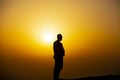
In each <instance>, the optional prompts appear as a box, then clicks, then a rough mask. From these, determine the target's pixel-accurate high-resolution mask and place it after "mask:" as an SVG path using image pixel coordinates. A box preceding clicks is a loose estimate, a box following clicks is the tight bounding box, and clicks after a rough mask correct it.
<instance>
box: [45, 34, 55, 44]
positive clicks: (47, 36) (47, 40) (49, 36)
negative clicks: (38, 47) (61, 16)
mask: <svg viewBox="0 0 120 80" xmlns="http://www.w3.org/2000/svg"><path fill="white" fill-rule="evenodd" d="M43 40H44V41H45V42H47V43H51V42H52V41H53V40H54V36H53V34H52V33H45V34H44V35H43Z"/></svg>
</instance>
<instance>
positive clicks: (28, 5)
mask: <svg viewBox="0 0 120 80" xmlns="http://www.w3.org/2000/svg"><path fill="white" fill-rule="evenodd" d="M0 3H1V6H0V7H1V22H2V24H1V26H0V31H1V33H2V34H1V49H2V51H1V52H2V58H1V62H2V63H1V64H2V66H3V67H5V68H3V69H2V68H1V69H2V71H3V75H6V76H16V77H15V79H17V80H18V78H20V76H22V77H21V79H19V80H25V79H29V77H28V76H30V75H31V78H30V79H32V78H35V77H36V78H38V79H44V80H45V79H47V80H49V79H51V78H52V70H53V64H54V61H53V58H52V56H53V50H52V43H53V41H54V40H56V35H57V33H61V34H62V35H63V41H62V43H63V45H64V47H65V51H66V56H65V59H64V69H63V71H62V73H61V77H63V78H75V77H83V76H94V75H104V74H120V71H119V70H118V69H119V67H120V66H119V63H120V62H119V61H120V59H119V58H120V38H119V36H120V27H119V26H120V23H119V22H120V21H119V18H120V17H119V7H120V6H119V4H120V2H119V1H117V0H102V1H101V0H96V1H94V0H91V1H90V0H60V1H55V0H40V1H39V0H1V2H0ZM49 32H50V33H52V34H53V36H54V40H53V41H52V42H50V43H47V42H45V40H44V39H43V37H44V35H45V34H46V33H49ZM28 67H29V68H28ZM24 69H25V70H24ZM42 72H43V73H42ZM10 73H11V74H10ZM33 73H34V74H33ZM45 76H48V77H47V78H46V77H45Z"/></svg>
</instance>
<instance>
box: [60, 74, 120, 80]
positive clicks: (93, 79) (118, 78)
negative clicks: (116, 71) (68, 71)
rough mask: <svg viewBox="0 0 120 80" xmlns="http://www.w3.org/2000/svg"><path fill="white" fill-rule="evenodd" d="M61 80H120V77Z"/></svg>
mask: <svg viewBox="0 0 120 80" xmlns="http://www.w3.org/2000/svg"><path fill="white" fill-rule="evenodd" d="M59 80H120V75H106V76H96V77H85V78H77V79H59Z"/></svg>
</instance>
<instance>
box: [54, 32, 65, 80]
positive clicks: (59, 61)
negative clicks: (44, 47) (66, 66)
mask: <svg viewBox="0 0 120 80" xmlns="http://www.w3.org/2000/svg"><path fill="white" fill-rule="evenodd" d="M60 41H62V35H61V34H58V35H57V40H56V41H55V42H54V44H53V50H54V59H55V66H54V74H53V79H54V80H58V78H59V74H60V71H61V70H62V68H63V56H65V50H64V48H63V45H62V43H61V42H60Z"/></svg>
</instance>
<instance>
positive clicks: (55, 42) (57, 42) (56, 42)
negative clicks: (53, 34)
mask: <svg viewBox="0 0 120 80" xmlns="http://www.w3.org/2000/svg"><path fill="white" fill-rule="evenodd" d="M53 44H62V43H61V42H59V41H54V43H53Z"/></svg>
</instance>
